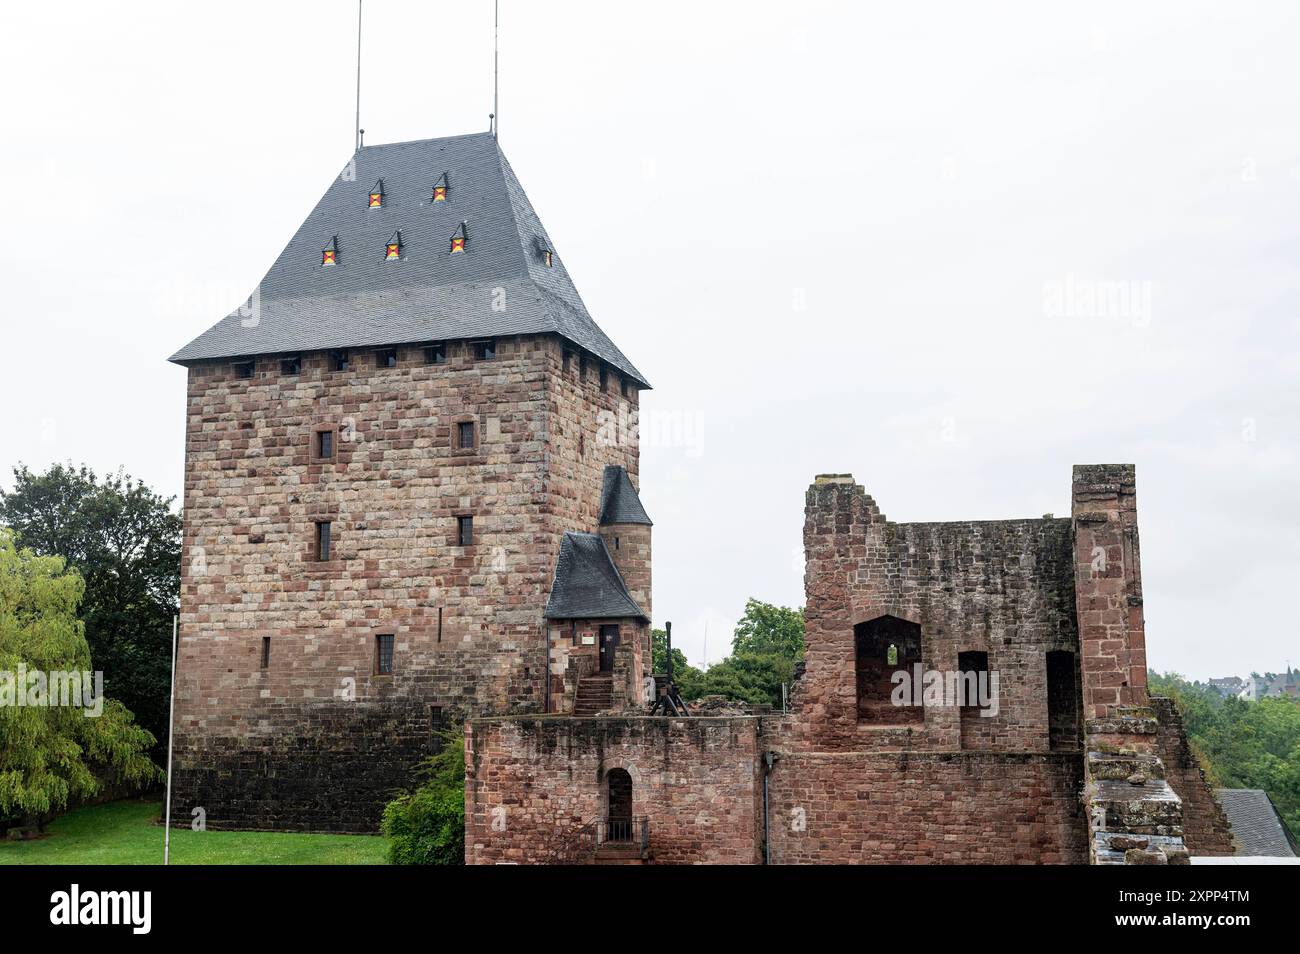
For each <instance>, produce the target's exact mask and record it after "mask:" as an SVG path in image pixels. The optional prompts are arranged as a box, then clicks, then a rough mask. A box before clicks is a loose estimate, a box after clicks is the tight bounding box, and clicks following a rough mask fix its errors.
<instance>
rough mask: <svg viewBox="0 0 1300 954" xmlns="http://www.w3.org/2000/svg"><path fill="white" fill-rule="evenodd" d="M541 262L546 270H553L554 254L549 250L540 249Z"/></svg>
mask: <svg viewBox="0 0 1300 954" xmlns="http://www.w3.org/2000/svg"><path fill="white" fill-rule="evenodd" d="M542 262H543V263H544V264H545V265H546V267H547V268H554V267H555V253H554V252H552V251H551V250H550V249H549V248H544V249H542Z"/></svg>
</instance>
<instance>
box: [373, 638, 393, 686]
mask: <svg viewBox="0 0 1300 954" xmlns="http://www.w3.org/2000/svg"><path fill="white" fill-rule="evenodd" d="M392 674H393V634H392V633H381V634H379V635H378V636H376V637H375V675H376V676H391V675H392Z"/></svg>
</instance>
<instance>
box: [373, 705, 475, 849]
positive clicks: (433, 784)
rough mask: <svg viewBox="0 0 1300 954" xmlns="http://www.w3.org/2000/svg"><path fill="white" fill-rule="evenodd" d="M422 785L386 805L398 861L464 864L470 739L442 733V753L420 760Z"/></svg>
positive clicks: (385, 824) (386, 826) (386, 827)
mask: <svg viewBox="0 0 1300 954" xmlns="http://www.w3.org/2000/svg"><path fill="white" fill-rule="evenodd" d="M416 777H417V779H419V784H418V785H417V786H416V787H415V789H414V790H413V791H405V792H401V793H400V794H399V795H398V796H397V797H396V798H395V799H393V801H391V802H389V803H388V804H387V805H386V806H385V807H384V817H383V821H382V822H381V824H380V830H381V831H383V833H384V835H385V836H386V837H387V838H388V860H389V862H390V863H391V864H395V865H459V864H464V863H465V739H464V736H463V735H462V734H461V731H460V729H458V728H456V729H448V730H446V731H445V732H443V733H442V751H441V752H439V753H438V754H437V755H433V756H430V757H429V758H427V759H425V760H424V762H423V763H421V766H420V768H419V769H418V770H417V772H416Z"/></svg>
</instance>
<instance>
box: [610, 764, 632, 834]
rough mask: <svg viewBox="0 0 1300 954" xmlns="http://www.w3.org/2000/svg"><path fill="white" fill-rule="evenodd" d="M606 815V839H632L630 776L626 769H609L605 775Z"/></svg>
mask: <svg viewBox="0 0 1300 954" xmlns="http://www.w3.org/2000/svg"><path fill="white" fill-rule="evenodd" d="M605 779H606V782H605V784H606V786H607V788H608V791H607V795H606V799H607V801H606V806H607V810H608V813H607V816H606V818H605V826H606V827H605V840H606V841H631V840H632V776H631V775H629V774H628V772H627V769H621V768H616V769H610V770H609V773H608V774H607V775H606V777H605Z"/></svg>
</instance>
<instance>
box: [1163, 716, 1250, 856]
mask: <svg viewBox="0 0 1300 954" xmlns="http://www.w3.org/2000/svg"><path fill="white" fill-rule="evenodd" d="M1151 707H1152V708H1153V709H1154V710H1155V713H1156V718H1157V719H1158V720H1159V728H1158V730H1157V733H1156V751H1157V753H1158V754H1159V756H1160V761H1161V762H1162V763H1164V767H1165V779H1166V781H1168V782H1169V787H1170V788H1172V789H1173V790H1174V792H1175V793H1176V794H1177V795H1178V797H1179V798H1181V799H1182V800H1183V841H1184V842H1185V843H1186V845H1187V850H1188V851H1190V852H1191V853H1192V854H1193V855H1231V854H1235V849H1234V846H1233V842H1232V828H1231V826H1230V825H1229V824H1228V817H1227V816H1226V815H1225V814H1224V813H1223V806H1222V805H1220V804H1219V800H1218V799H1217V798H1215V797H1214V792H1213V791H1212V790H1211V789H1210V785H1209V782H1208V781H1206V778H1205V772H1203V771H1202V770H1201V766H1200V763H1198V762H1197V761H1196V756H1195V755H1194V754H1193V753H1192V747H1191V745H1190V744H1189V743H1188V741H1187V730H1186V728H1185V727H1184V726H1183V717H1182V716H1181V715H1180V714H1179V712H1178V709H1177V708H1176V707H1175V706H1174V702H1173V700H1172V699H1165V698H1163V697H1154V696H1153V697H1152V698H1151Z"/></svg>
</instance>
